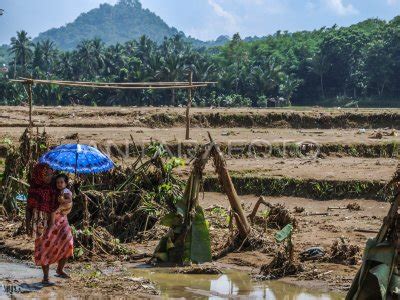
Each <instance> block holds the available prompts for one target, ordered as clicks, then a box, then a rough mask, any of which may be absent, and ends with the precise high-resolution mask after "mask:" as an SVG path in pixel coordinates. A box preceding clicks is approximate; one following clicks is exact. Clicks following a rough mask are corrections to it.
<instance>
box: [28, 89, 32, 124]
mask: <svg viewBox="0 0 400 300" xmlns="http://www.w3.org/2000/svg"><path fill="white" fill-rule="evenodd" d="M28 100H29V128H31V127H32V82H29V83H28Z"/></svg>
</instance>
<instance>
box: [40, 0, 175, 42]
mask: <svg viewBox="0 0 400 300" xmlns="http://www.w3.org/2000/svg"><path fill="white" fill-rule="evenodd" d="M177 33H178V30H177V29H176V28H173V27H169V26H168V25H167V24H166V23H165V22H164V21H163V20H162V19H161V18H160V17H158V16H157V15H156V14H154V13H152V12H151V11H149V10H148V9H143V8H142V5H141V3H140V2H139V0H120V1H119V3H118V4H116V5H114V6H112V5H109V4H102V5H100V7H99V8H96V9H93V10H91V11H89V12H87V13H83V14H81V15H80V16H79V17H78V18H77V19H76V20H75V21H74V22H72V23H69V24H67V25H66V26H63V27H60V28H54V29H50V30H48V31H46V32H44V33H41V34H40V35H39V36H38V37H37V38H36V39H35V41H43V40H47V39H49V40H51V41H54V42H55V43H56V45H57V46H58V47H59V48H61V49H64V50H71V49H73V48H75V47H76V46H77V45H78V44H79V42H81V41H82V40H86V39H93V38H100V39H101V40H102V41H103V42H105V43H106V44H107V45H112V44H116V43H117V42H119V43H124V42H126V41H130V40H134V39H138V38H139V37H140V36H142V35H146V36H148V37H149V38H150V39H151V40H153V41H156V42H161V41H162V40H163V39H164V37H165V36H166V37H171V36H173V35H176V34H177Z"/></svg>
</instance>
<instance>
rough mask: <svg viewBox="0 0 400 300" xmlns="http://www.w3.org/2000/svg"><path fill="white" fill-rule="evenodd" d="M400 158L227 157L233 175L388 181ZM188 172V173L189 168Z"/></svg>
mask: <svg viewBox="0 0 400 300" xmlns="http://www.w3.org/2000/svg"><path fill="white" fill-rule="evenodd" d="M397 164H398V160H396V159H389V158H387V159H385V158H355V157H343V158H335V157H329V158H325V159H319V158H317V159H304V158H291V159H279V158H267V159H265V158H258V159H251V158H249V159H228V160H227V165H228V169H229V171H230V174H232V175H241V176H253V177H263V176H268V177H285V178H296V179H316V180H340V181H346V180H359V181H378V182H386V181H389V180H390V179H391V178H392V176H393V174H394V172H395V171H396V168H397ZM205 171H206V174H210V175H212V174H214V167H213V166H212V165H211V164H208V165H207V167H206V169H205ZM182 172H184V173H185V174H189V167H186V170H185V171H182Z"/></svg>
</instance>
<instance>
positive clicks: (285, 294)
mask: <svg viewBox="0 0 400 300" xmlns="http://www.w3.org/2000/svg"><path fill="white" fill-rule="evenodd" d="M129 272H131V273H132V275H133V276H135V277H141V278H145V279H149V280H151V281H152V282H153V283H154V285H155V286H156V287H157V288H158V289H159V291H160V293H161V296H160V297H158V298H159V299H173V298H175V299H176V298H179V299H268V300H270V299H271V300H281V299H282V300H286V299H287V300H292V299H293V300H330V299H333V300H336V299H343V296H344V295H343V294H338V293H332V292H320V291H314V290H308V289H305V288H302V287H298V286H295V285H290V284H286V283H282V282H276V281H274V282H254V281H252V280H251V278H250V277H249V275H248V274H246V273H243V272H237V271H229V270H226V271H225V274H223V275H197V274H196V275H187V274H175V273H171V272H170V271H169V270H168V269H154V268H133V269H129ZM40 279H41V270H40V269H38V268H35V267H33V266H31V265H28V264H25V263H21V262H16V261H12V260H8V259H2V258H0V299H25V298H30V299H40V300H42V299H57V300H58V299H101V298H104V299H113V295H103V296H104V297H99V296H96V297H94V298H92V296H91V295H70V296H69V295H68V291H65V290H63V289H62V288H60V289H57V288H56V289H54V288H51V290H49V292H48V293H44V291H45V290H46V288H45V287H43V286H42V285H41V284H40V283H39V282H40ZM127 284H129V283H127ZM116 298H118V299H121V298H120V297H116ZM135 298H136V297H135V296H134V295H132V299H135Z"/></svg>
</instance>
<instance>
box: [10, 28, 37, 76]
mask: <svg viewBox="0 0 400 300" xmlns="http://www.w3.org/2000/svg"><path fill="white" fill-rule="evenodd" d="M32 47H33V43H32V41H31V38H30V37H29V36H28V33H27V32H26V31H25V30H22V31H18V32H17V37H12V38H11V48H10V53H11V54H12V55H14V77H15V76H16V74H17V66H18V65H19V66H21V68H22V75H24V76H25V75H26V67H27V64H28V63H29V62H30V60H31V59H32V55H33V51H32Z"/></svg>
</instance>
